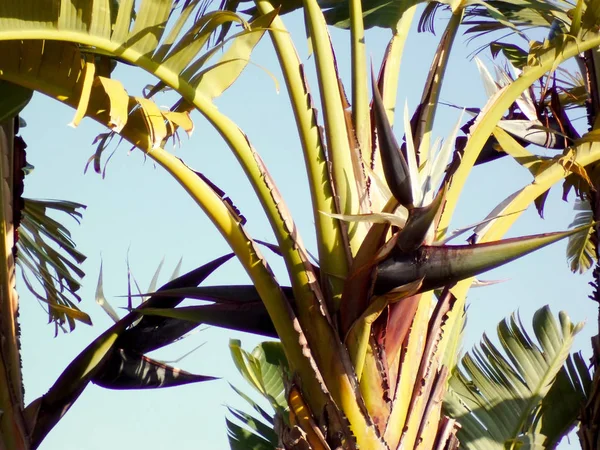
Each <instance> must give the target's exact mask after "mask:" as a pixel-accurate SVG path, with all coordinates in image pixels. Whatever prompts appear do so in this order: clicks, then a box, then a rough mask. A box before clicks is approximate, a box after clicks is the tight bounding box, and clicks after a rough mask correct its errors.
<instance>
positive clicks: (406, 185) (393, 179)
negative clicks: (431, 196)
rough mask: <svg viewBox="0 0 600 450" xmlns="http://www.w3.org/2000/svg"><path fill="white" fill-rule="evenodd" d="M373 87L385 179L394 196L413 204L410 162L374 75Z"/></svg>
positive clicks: (376, 123) (402, 201)
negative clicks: (403, 150)
mask: <svg viewBox="0 0 600 450" xmlns="http://www.w3.org/2000/svg"><path fill="white" fill-rule="evenodd" d="M372 87H373V112H374V114H373V116H374V118H375V126H376V128H377V139H378V140H379V151H380V153H381V163H382V165H383V172H384V174H385V180H386V181H387V184H388V186H389V188H390V191H391V192H392V194H393V195H394V197H395V198H396V199H397V200H398V201H399V202H400V204H402V205H403V206H407V207H408V206H412V204H413V194H412V188H411V182H410V174H409V171H408V164H407V163H406V159H405V158H404V155H403V154H402V152H401V151H400V147H399V146H398V142H397V141H396V138H395V137H394V133H393V132H392V127H391V126H390V122H389V120H388V118H387V114H386V112H385V106H384V104H383V100H382V99H381V94H380V93H379V88H378V87H377V84H376V81H375V76H374V75H372Z"/></svg>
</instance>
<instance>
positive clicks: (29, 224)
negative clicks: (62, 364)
mask: <svg viewBox="0 0 600 450" xmlns="http://www.w3.org/2000/svg"><path fill="white" fill-rule="evenodd" d="M83 209H85V205H82V204H80V203H75V202H69V201H64V200H34V199H24V207H23V210H22V211H21V220H20V225H19V229H18V233H19V240H18V242H17V250H18V251H17V264H18V266H19V267H20V268H21V271H22V272H21V273H22V276H23V281H24V283H25V285H26V286H27V287H28V288H29V290H30V291H31V292H32V294H33V295H34V296H35V297H36V298H37V299H38V300H39V301H40V302H42V303H44V304H45V305H47V307H48V315H49V319H50V320H51V321H54V322H55V324H56V327H57V329H56V330H57V331H58V327H61V328H63V329H64V324H65V323H68V325H69V328H70V329H71V330H73V329H74V328H75V321H80V322H83V323H86V324H88V325H91V323H92V322H91V319H90V317H89V316H88V315H87V314H85V313H84V312H82V311H80V310H79V308H78V307H77V303H78V302H80V301H81V298H80V297H79V295H78V294H77V291H78V290H79V288H80V287H81V279H82V278H83V277H84V275H85V273H84V272H83V270H82V269H81V264H82V263H83V262H84V261H85V259H86V257H85V255H83V254H82V253H81V252H80V251H79V250H77V247H76V245H75V242H74V241H73V239H72V237H71V232H70V231H69V229H68V228H67V227H66V226H65V225H63V224H62V223H60V222H59V221H57V220H56V219H54V218H53V217H52V215H53V214H57V213H58V214H61V215H64V216H67V217H70V218H72V219H74V220H75V221H77V222H79V221H80V219H81V217H82V210H83Z"/></svg>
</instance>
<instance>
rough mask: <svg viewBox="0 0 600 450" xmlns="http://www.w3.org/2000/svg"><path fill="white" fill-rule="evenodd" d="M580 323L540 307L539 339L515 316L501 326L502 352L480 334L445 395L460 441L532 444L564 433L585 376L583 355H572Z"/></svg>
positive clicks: (483, 447) (472, 445)
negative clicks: (477, 341) (531, 334)
mask: <svg viewBox="0 0 600 450" xmlns="http://www.w3.org/2000/svg"><path fill="white" fill-rule="evenodd" d="M582 326H583V324H573V323H572V322H571V321H570V320H569V318H568V317H567V315H566V314H565V313H563V312H561V313H559V321H557V320H556V319H555V318H554V316H553V315H552V314H551V312H550V309H549V308H548V307H544V308H542V309H540V310H538V311H537V312H536V313H535V315H534V317H533V331H534V333H535V336H536V338H537V341H538V342H537V343H535V342H534V341H533V340H532V339H531V338H530V336H529V335H528V334H527V332H526V331H525V330H524V327H523V325H522V324H521V322H520V320H519V319H518V317H516V316H515V315H513V316H512V317H511V318H510V319H506V320H504V321H502V322H500V324H499V325H498V338H499V340H500V344H501V346H502V349H503V351H504V353H503V352H501V351H500V350H499V349H498V348H497V347H496V346H494V345H493V344H492V342H491V341H490V340H489V338H488V337H487V336H486V335H484V336H483V338H482V342H481V344H480V347H479V348H475V349H473V351H472V352H471V353H470V354H468V355H466V356H465V357H463V359H462V363H461V365H460V368H459V369H457V370H456V371H455V373H454V374H453V376H452V377H451V379H450V389H449V391H448V394H447V395H446V398H445V401H444V406H445V408H446V411H447V413H448V414H449V415H451V416H452V417H454V418H455V419H457V420H458V422H459V423H460V424H461V426H462V428H461V430H460V431H459V433H458V438H459V439H460V441H461V446H463V447H464V448H468V449H480V450H491V449H504V448H507V446H508V448H513V447H518V446H520V445H526V446H527V445H528V446H530V447H531V448H537V447H539V445H540V441H541V440H542V435H543V436H544V437H545V444H544V446H547V445H548V444H549V443H556V442H557V441H558V440H559V439H560V437H562V436H564V434H563V433H564V431H565V429H567V430H568V428H569V427H570V426H572V424H573V423H574V422H575V420H576V417H577V410H578V409H579V406H580V405H581V399H582V398H583V395H584V388H585V385H586V384H587V383H588V380H589V375H586V374H587V369H585V365H583V366H582V365H581V359H580V357H575V359H574V361H575V363H574V362H573V360H572V359H571V357H570V356H569V349H570V348H571V345H572V343H573V338H574V336H575V335H576V334H577V333H578V332H579V331H580V330H581V328H582ZM565 362H567V364H566V366H565ZM565 367H566V368H565ZM557 402H559V404H560V407H556V404H557ZM557 424H560V425H557Z"/></svg>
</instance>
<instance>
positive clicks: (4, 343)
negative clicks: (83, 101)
mask: <svg viewBox="0 0 600 450" xmlns="http://www.w3.org/2000/svg"><path fill="white" fill-rule="evenodd" d="M17 120H18V118H13V119H10V120H6V121H5V122H3V123H0V214H1V216H2V221H1V224H2V226H1V227H0V253H1V254H2V255H1V257H2V260H3V261H4V265H3V266H2V267H1V268H0V410H1V411H2V415H0V449H2V450H4V449H6V450H27V449H29V438H28V433H27V427H26V421H25V417H24V395H23V383H22V378H21V356H20V341H19V326H18V322H17V317H18V296H17V292H16V289H15V288H16V286H15V281H16V280H15V276H16V273H15V244H16V233H15V229H16V227H17V224H18V215H19V212H18V211H19V210H18V207H17V209H16V210H15V205H19V204H20V197H21V194H22V167H21V166H20V165H19V164H20V163H19V161H22V158H21V156H23V155H15V142H16V140H15V139H16V138H15V124H16V121H17ZM17 139H18V138H17ZM17 147H18V148H19V149H20V150H23V151H24V149H23V146H21V145H17ZM15 169H16V170H15Z"/></svg>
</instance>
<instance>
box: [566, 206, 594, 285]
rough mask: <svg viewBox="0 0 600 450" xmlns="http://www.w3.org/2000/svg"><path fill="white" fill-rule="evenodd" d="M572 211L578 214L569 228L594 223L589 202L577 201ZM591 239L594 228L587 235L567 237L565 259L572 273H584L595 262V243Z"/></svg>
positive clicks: (579, 234) (580, 234)
mask: <svg viewBox="0 0 600 450" xmlns="http://www.w3.org/2000/svg"><path fill="white" fill-rule="evenodd" d="M574 209H575V210H576V211H579V212H578V213H577V215H575V218H574V219H573V222H572V223H571V224H570V225H569V227H570V228H576V227H579V226H581V225H592V224H593V223H594V217H593V214H592V208H591V207H590V203H589V202H587V201H580V200H578V201H577V202H576V203H575V206H574ZM593 239H594V228H593V227H591V226H590V229H589V231H588V232H587V233H578V234H574V235H572V236H569V241H568V244H567V259H568V261H569V265H570V266H571V270H572V271H573V272H579V273H584V272H586V271H587V270H588V269H589V268H590V267H592V264H594V261H596V243H595V242H594V240H593Z"/></svg>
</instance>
